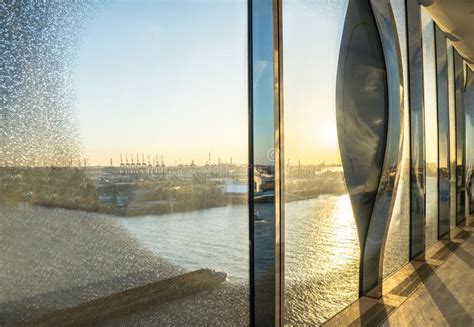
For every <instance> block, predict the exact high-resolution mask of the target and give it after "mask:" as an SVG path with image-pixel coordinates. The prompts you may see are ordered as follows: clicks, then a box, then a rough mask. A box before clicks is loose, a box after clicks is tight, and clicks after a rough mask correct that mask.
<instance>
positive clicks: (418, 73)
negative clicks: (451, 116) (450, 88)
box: [406, 0, 425, 258]
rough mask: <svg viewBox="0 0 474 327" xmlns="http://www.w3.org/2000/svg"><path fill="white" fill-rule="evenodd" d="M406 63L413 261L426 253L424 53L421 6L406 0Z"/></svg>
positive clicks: (411, 252) (411, 254)
mask: <svg viewBox="0 0 474 327" xmlns="http://www.w3.org/2000/svg"><path fill="white" fill-rule="evenodd" d="M406 4H407V25H408V26H407V28H408V57H409V58H408V60H409V70H408V71H409V85H410V88H409V97H410V122H411V123H410V141H411V143H410V144H411V149H410V153H411V167H410V193H411V198H410V199H411V235H410V239H411V243H410V244H411V248H410V257H411V258H414V257H416V256H418V255H419V254H421V253H423V252H424V250H425V241H424V238H425V235H424V233H425V151H424V135H425V133H424V122H423V118H424V106H423V52H422V48H423V45H422V36H421V14H420V5H419V4H418V2H417V1H412V0H408V1H407V2H406Z"/></svg>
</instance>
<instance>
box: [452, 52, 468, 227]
mask: <svg viewBox="0 0 474 327" xmlns="http://www.w3.org/2000/svg"><path fill="white" fill-rule="evenodd" d="M464 87H465V82H464V62H463V59H462V57H461V56H460V55H459V53H458V52H457V51H456V50H454V88H455V106H456V176H457V177H456V185H457V187H456V215H457V217H456V223H457V224H459V223H460V222H462V221H463V220H464V218H465V178H466V175H465V167H466V166H465V164H466V158H465V151H466V148H465V137H466V125H465V124H466V120H465V118H466V114H465V111H464V109H465V107H464Z"/></svg>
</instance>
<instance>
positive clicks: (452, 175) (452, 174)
mask: <svg viewBox="0 0 474 327" xmlns="http://www.w3.org/2000/svg"><path fill="white" fill-rule="evenodd" d="M447 55H448V96H449V98H448V100H449V153H450V159H449V162H450V164H449V185H450V187H449V202H450V204H449V226H450V227H451V228H453V227H454V226H456V106H455V99H454V98H455V94H454V93H455V90H454V48H453V45H452V44H451V42H450V41H448V48H447Z"/></svg>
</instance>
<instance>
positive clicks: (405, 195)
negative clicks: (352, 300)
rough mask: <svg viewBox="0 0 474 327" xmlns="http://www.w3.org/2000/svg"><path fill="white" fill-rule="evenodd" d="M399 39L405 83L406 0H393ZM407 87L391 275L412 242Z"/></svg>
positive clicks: (386, 267)
mask: <svg viewBox="0 0 474 327" xmlns="http://www.w3.org/2000/svg"><path fill="white" fill-rule="evenodd" d="M390 2H391V4H392V10H393V14H394V16H395V24H396V27H397V33H398V40H399V42H400V44H399V46H400V53H401V62H402V68H403V85H405V86H407V85H408V67H407V39H406V33H407V32H406V15H405V1H404V0H391V1H390ZM408 93H409V90H408V87H405V88H404V89H403V96H404V97H403V101H404V108H406V109H405V112H404V116H403V138H404V140H405V142H403V152H402V162H401V165H400V180H399V184H398V189H397V194H396V199H395V206H394V208H393V213H392V218H391V221H390V227H389V230H388V235H387V241H386V244H385V254H384V260H383V275H384V277H386V276H388V275H390V274H391V273H393V272H394V271H396V270H397V269H398V268H400V267H401V266H402V265H403V264H405V263H407V262H408V258H409V246H410V241H409V237H410V143H409V142H408V141H407V140H409V139H410V116H409V103H408V101H409V100H408V99H409V98H408Z"/></svg>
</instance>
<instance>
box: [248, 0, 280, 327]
mask: <svg viewBox="0 0 474 327" xmlns="http://www.w3.org/2000/svg"><path fill="white" fill-rule="evenodd" d="M273 4H274V2H273V1H271V0H264V1H253V2H252V76H253V90H252V92H253V97H252V106H253V140H252V141H253V153H252V154H251V158H253V161H251V164H253V166H252V172H251V173H252V174H253V190H252V195H253V199H254V201H253V204H252V205H253V210H252V209H251V215H252V217H253V220H252V228H253V235H252V241H253V242H252V244H253V247H254V249H253V251H254V262H253V271H252V272H251V273H252V275H253V276H252V278H253V280H254V283H255V285H254V286H252V287H254V293H253V296H254V302H255V309H254V310H255V316H254V320H255V324H256V325H257V326H274V325H275V324H276V321H277V319H278V318H279V317H277V316H276V312H277V310H276V309H277V307H276V306H275V304H276V303H275V302H276V301H275V297H276V296H277V292H278V290H276V289H275V288H276V285H277V283H276V274H275V273H276V270H279V269H278V267H276V258H277V256H276V255H275V250H276V248H275V236H276V228H277V227H278V225H279V221H277V219H276V217H277V213H278V212H277V210H276V203H278V202H276V195H277V194H276V192H275V190H276V189H275V184H276V183H278V181H277V180H276V179H275V177H276V173H277V172H276V169H275V167H278V165H276V161H277V160H278V159H279V158H278V154H279V151H278V150H275V149H277V147H276V142H275V121H278V119H279V117H278V116H276V115H275V106H274V105H275V103H274V85H275V84H274V81H275V78H274V56H273V54H274V43H273V42H274V39H273V35H274V21H273V13H274V8H273ZM275 60H277V59H276V58H275ZM251 160H252V159H251ZM277 201H278V200H277Z"/></svg>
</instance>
